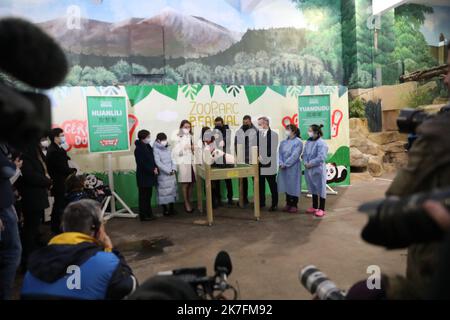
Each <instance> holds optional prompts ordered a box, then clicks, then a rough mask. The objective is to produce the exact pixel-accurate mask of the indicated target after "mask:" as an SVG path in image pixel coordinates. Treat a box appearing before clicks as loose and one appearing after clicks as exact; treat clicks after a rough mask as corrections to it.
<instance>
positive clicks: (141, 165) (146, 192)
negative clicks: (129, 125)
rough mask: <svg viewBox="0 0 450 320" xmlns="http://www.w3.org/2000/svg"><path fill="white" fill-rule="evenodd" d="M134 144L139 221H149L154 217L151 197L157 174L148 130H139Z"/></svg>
mask: <svg viewBox="0 0 450 320" xmlns="http://www.w3.org/2000/svg"><path fill="white" fill-rule="evenodd" d="M135 145H136V149H135V150H134V157H135V159H136V180H137V186H138V190H139V218H140V219H141V221H150V220H153V219H155V216H154V215H153V212H152V207H151V199H152V190H153V187H155V186H156V182H157V180H156V176H157V174H158V168H157V167H156V164H155V158H154V155H153V148H152V147H151V145H150V132H149V131H147V130H140V131H139V132H138V140H136V142H135Z"/></svg>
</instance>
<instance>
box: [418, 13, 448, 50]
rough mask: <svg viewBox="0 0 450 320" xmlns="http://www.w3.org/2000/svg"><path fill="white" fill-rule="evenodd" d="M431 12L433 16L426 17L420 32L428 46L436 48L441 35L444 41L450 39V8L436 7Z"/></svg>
mask: <svg viewBox="0 0 450 320" xmlns="http://www.w3.org/2000/svg"><path fill="white" fill-rule="evenodd" d="M433 10H434V13H433V14H427V15H426V20H425V24H424V25H423V27H422V29H421V31H422V33H423V35H424V36H425V39H426V40H427V42H428V44H430V45H433V46H437V45H438V43H439V35H440V34H441V33H443V34H444V35H445V37H446V39H450V7H443V6H437V7H433Z"/></svg>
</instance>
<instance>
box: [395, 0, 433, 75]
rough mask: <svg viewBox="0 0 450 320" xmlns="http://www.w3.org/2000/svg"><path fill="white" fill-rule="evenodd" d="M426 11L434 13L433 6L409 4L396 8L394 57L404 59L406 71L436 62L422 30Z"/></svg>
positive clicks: (429, 65)
mask: <svg viewBox="0 0 450 320" xmlns="http://www.w3.org/2000/svg"><path fill="white" fill-rule="evenodd" d="M426 13H433V8H431V7H427V6H423V5H418V4H408V5H403V6H400V7H398V8H397V9H395V28H394V33H395V50H394V53H393V59H394V60H401V61H403V62H404V64H405V71H406V72H412V71H416V70H418V69H423V68H429V67H432V66H433V65H435V64H436V61H435V59H434V58H433V57H432V56H431V53H430V49H429V46H428V44H427V42H426V40H425V37H424V35H423V34H422V33H421V32H420V27H421V26H422V25H423V24H424V22H425V14H426Z"/></svg>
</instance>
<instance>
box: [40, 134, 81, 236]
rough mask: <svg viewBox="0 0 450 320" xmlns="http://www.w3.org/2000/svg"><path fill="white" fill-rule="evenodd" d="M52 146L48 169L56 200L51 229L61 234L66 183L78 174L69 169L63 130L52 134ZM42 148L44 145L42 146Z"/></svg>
mask: <svg viewBox="0 0 450 320" xmlns="http://www.w3.org/2000/svg"><path fill="white" fill-rule="evenodd" d="M49 137H50V141H51V143H50V146H49V147H48V149H47V168H48V173H49V174H50V177H51V178H52V180H53V186H52V190H51V192H52V195H53V197H54V199H55V201H54V203H53V209H52V216H51V228H52V232H53V233H56V234H58V233H60V232H61V231H60V229H61V226H60V225H61V215H62V213H63V211H64V207H65V198H64V195H65V182H66V179H67V177H68V176H69V175H71V174H72V173H75V172H77V170H76V169H74V168H70V167H69V160H70V158H69V156H68V155H67V152H66V150H65V149H64V147H66V146H67V143H66V138H65V136H64V131H63V130H62V129H61V128H54V129H52V131H51V132H50V136H49ZM41 146H42V144H41Z"/></svg>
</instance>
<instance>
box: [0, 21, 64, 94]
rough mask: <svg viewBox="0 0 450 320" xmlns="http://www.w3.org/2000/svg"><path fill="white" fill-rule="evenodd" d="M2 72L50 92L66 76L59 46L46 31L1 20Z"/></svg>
mask: <svg viewBox="0 0 450 320" xmlns="http://www.w3.org/2000/svg"><path fill="white" fill-rule="evenodd" d="M0 47H1V48H2V49H1V50H0V69H1V70H2V71H5V72H6V73H8V74H9V75H11V76H13V77H14V78H16V79H18V80H20V81H22V82H24V83H26V84H28V85H30V86H32V87H34V88H39V89H50V88H53V87H54V86H56V85H58V84H59V83H61V82H62V81H63V80H64V78H65V77H66V74H67V69H68V66H67V60H66V56H65V54H64V52H63V51H62V49H61V48H60V47H59V45H58V44H57V43H56V42H55V41H54V40H53V39H52V38H51V37H50V36H48V35H47V34H46V33H45V32H44V31H42V30H41V29H40V28H38V27H37V26H35V25H33V24H32V23H30V22H27V21H25V20H22V19H18V18H5V19H1V20H0Z"/></svg>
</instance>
